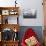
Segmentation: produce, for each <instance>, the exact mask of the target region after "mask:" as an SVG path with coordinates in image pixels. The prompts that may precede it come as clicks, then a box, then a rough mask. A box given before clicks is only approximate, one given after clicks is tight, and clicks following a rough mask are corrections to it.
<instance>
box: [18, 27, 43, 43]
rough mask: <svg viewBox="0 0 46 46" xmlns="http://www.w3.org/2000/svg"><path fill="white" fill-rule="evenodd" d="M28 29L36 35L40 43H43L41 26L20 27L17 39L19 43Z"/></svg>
mask: <svg viewBox="0 0 46 46" xmlns="http://www.w3.org/2000/svg"><path fill="white" fill-rule="evenodd" d="M28 28H32V29H33V30H34V31H35V32H36V33H37V37H38V39H39V41H40V42H41V43H43V36H42V35H43V33H42V32H43V30H42V26H21V27H20V32H19V39H20V42H21V40H22V38H23V35H24V33H25V31H26V30H27V29H28Z"/></svg>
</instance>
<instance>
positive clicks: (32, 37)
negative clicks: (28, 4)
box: [21, 28, 41, 46]
mask: <svg viewBox="0 0 46 46" xmlns="http://www.w3.org/2000/svg"><path fill="white" fill-rule="evenodd" d="M21 46H41V44H40V42H39V41H38V39H37V35H36V33H35V32H34V31H33V29H32V28H28V29H27V30H26V32H25V34H24V37H23V38H22V42H21Z"/></svg>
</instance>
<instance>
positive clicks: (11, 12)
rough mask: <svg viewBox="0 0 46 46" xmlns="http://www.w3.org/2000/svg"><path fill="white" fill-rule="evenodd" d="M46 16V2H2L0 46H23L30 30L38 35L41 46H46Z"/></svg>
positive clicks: (0, 9) (17, 0)
mask: <svg viewBox="0 0 46 46" xmlns="http://www.w3.org/2000/svg"><path fill="white" fill-rule="evenodd" d="M45 15H46V1H45V0H44V1H43V0H21V1H20V0H9V1H8V0H0V46H23V45H21V43H22V39H23V37H24V35H25V32H26V30H27V29H28V28H31V29H33V31H34V32H35V33H36V34H37V38H38V40H39V42H40V43H41V46H46V33H45V32H46V16H45ZM36 46H37V45H36ZM39 46H40V45H39Z"/></svg>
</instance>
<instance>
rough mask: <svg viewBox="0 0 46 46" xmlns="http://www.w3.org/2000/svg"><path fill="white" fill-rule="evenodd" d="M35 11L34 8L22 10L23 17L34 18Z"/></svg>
mask: <svg viewBox="0 0 46 46" xmlns="http://www.w3.org/2000/svg"><path fill="white" fill-rule="evenodd" d="M36 16H37V11H36V10H35V9H31V10H24V12H23V18H36Z"/></svg>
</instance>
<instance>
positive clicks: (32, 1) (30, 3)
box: [0, 0, 43, 26]
mask: <svg viewBox="0 0 46 46" xmlns="http://www.w3.org/2000/svg"><path fill="white" fill-rule="evenodd" d="M14 1H15V0H9V1H8V0H0V6H2V7H3V6H14V5H15V3H14ZM17 3H18V6H19V7H20V10H19V11H20V18H19V24H20V25H21V26H43V6H42V0H17ZM23 9H24V10H26V9H27V10H29V9H36V10H37V18H36V19H24V18H23Z"/></svg>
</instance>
